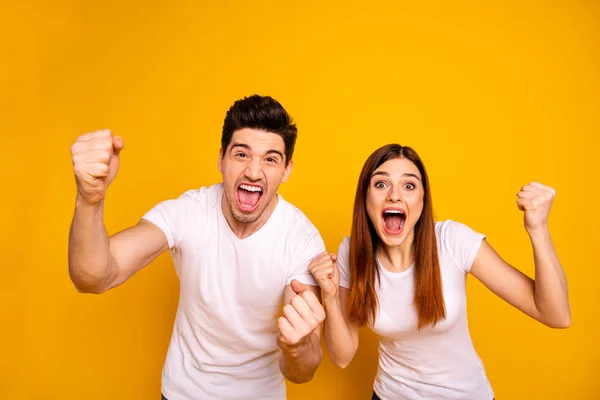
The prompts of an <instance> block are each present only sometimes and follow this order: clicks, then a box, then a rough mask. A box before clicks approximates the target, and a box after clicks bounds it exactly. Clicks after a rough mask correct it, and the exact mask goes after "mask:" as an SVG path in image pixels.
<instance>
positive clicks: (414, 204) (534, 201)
mask: <svg viewBox="0 0 600 400" xmlns="http://www.w3.org/2000/svg"><path fill="white" fill-rule="evenodd" d="M555 195H556V192H555V191H554V189H552V188H550V187H548V186H545V185H542V184H540V183H537V182H532V183H529V184H527V185H525V186H523V187H522V188H521V190H520V191H519V193H518V194H517V207H518V209H519V210H520V211H522V212H523V221H524V227H525V230H526V232H527V234H528V235H529V238H530V241H531V245H532V250H533V254H534V263H535V280H533V279H531V278H530V277H528V276H527V275H525V274H523V273H522V272H520V271H519V270H518V269H516V268H515V267H513V266H512V265H510V264H508V263H507V262H506V261H504V260H503V259H502V258H501V257H500V255H498V254H497V253H496V252H495V250H494V249H493V248H492V246H490V244H489V243H488V242H487V241H486V240H483V242H482V245H481V247H480V249H479V251H478V253H477V255H476V257H475V260H474V262H473V265H472V267H471V271H470V272H471V274H472V275H473V276H475V277H476V278H477V279H478V280H480V281H481V282H482V283H483V284H484V285H485V286H486V287H488V288H489V289H490V290H491V291H492V292H493V293H495V294H496V295H497V296H499V297H500V298H502V299H503V300H504V301H506V302H508V303H509V304H511V305H512V306H514V307H515V308H517V309H519V310H521V311H522V312H524V313H525V314H527V315H529V316H530V317H532V318H534V319H536V320H537V321H539V322H541V323H543V324H545V325H547V326H549V327H552V328H567V327H568V326H569V325H570V323H571V315H570V305H569V299H568V288H567V280H566V276H565V273H564V271H563V268H562V266H561V264H560V261H559V259H558V256H557V255H556V252H555V249H554V246H553V244H552V241H551V239H550V232H549V228H548V217H549V214H550V209H551V206H552V201H553V199H554V197H555ZM423 196H424V191H423V187H422V186H421V176H420V173H419V171H418V169H417V168H416V166H415V165H414V164H413V163H412V162H410V161H408V160H406V159H393V160H389V161H387V162H385V163H384V164H382V165H381V166H380V167H379V168H378V169H377V170H376V171H375V172H374V174H373V176H372V179H371V184H370V186H369V189H368V193H367V200H366V202H367V203H366V206H367V213H368V214H369V217H370V219H371V221H372V223H373V225H374V227H375V230H376V232H377V234H378V235H379V238H380V239H381V244H380V245H379V246H378V248H377V250H376V251H377V256H378V257H379V260H380V262H381V264H382V265H383V267H384V268H385V269H387V270H389V271H393V272H398V271H404V270H406V269H407V268H409V266H410V265H411V264H412V263H413V261H414V258H415V256H414V251H413V244H414V226H415V224H416V222H417V221H418V219H419V217H420V216H421V212H422V209H423ZM389 207H393V208H394V207H395V208H400V209H402V210H404V211H405V212H406V216H407V218H406V222H405V225H404V228H403V230H402V232H401V233H400V234H398V235H393V234H389V233H388V232H386V231H385V229H384V226H383V217H382V212H383V210H384V209H386V208H389ZM336 261H337V257H336V255H335V254H328V253H324V254H321V255H320V256H318V257H316V258H315V259H314V260H313V261H312V262H311V264H310V266H309V269H310V271H311V273H312V274H313V276H314V277H315V279H316V280H317V282H318V283H319V286H320V287H321V290H322V293H323V303H324V305H325V310H326V313H327V318H326V320H325V324H324V336H325V345H326V347H327V350H328V351H329V354H330V356H331V358H332V360H333V361H334V362H335V363H336V364H337V365H338V366H339V367H341V368H345V367H346V366H348V365H349V364H350V362H351V361H352V358H353V357H354V354H355V353H356V349H357V348H358V325H357V324H356V323H354V322H352V321H350V320H349V318H348V314H347V304H348V296H349V290H348V289H346V288H340V287H339V270H338V267H337V263H336Z"/></svg>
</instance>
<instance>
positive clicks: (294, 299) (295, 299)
mask: <svg viewBox="0 0 600 400" xmlns="http://www.w3.org/2000/svg"><path fill="white" fill-rule="evenodd" d="M290 303H291V305H292V306H294V308H295V307H297V306H299V305H301V303H302V297H300V296H297V295H296V296H294V297H292V300H290Z"/></svg>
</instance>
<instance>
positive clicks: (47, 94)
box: [0, 0, 600, 400]
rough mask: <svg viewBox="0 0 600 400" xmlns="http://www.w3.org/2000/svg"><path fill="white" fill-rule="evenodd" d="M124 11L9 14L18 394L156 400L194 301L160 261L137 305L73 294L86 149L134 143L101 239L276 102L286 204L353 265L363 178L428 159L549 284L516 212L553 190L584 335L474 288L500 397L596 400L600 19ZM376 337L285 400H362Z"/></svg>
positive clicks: (400, 8) (463, 216)
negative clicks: (236, 104)
mask: <svg viewBox="0 0 600 400" xmlns="http://www.w3.org/2000/svg"><path fill="white" fill-rule="evenodd" d="M493 3H494V4H492V3H487V5H482V4H481V2H473V3H467V2H454V1H453V2H443V3H442V2H439V3H438V2H414V1H412V2H403V1H388V2H378V1H370V2H357V1H352V2H347V1H346V2H341V1H340V2H337V3H323V2H317V1H309V2H291V1H270V2H265V1H250V2H248V1H223V2H216V1H210V2H209V1H204V2H195V1H188V2H174V1H173V2H166V1H165V2H158V1H146V2H142V1H137V2H123V1H116V0H109V1H104V2H98V1H91V0H89V1H74V0H72V1H59V2H50V1H48V2H21V3H20V4H19V3H18V2H17V1H11V0H3V1H2V4H1V6H2V7H1V9H2V11H1V12H0V134H1V139H2V140H1V141H0V143H1V145H2V150H3V151H2V157H0V178H1V179H2V196H1V198H0V206H1V210H2V212H1V214H2V217H1V221H2V222H0V227H1V229H0V235H1V238H0V239H1V243H2V251H1V253H0V256H1V260H0V261H1V263H0V265H1V268H2V285H1V289H0V296H1V297H0V300H1V318H0V320H1V321H2V327H1V328H0V397H2V398H3V399H9V398H10V399H36V400H37V399H42V400H43V399H57V400H58V399H60V400H71V399H73V400H74V399H115V400H120V399H123V400H125V399H127V400H137V399H140V400H141V399H144V400H145V399H158V398H159V387H160V371H161V367H162V363H163V360H164V356H165V353H166V350H167V344H168V340H169V337H170V334H171V328H172V322H173V318H174V313H175V307H176V303H177V298H178V284H177V280H176V276H175V274H174V271H173V268H172V263H171V259H170V258H169V256H168V255H167V254H165V255H163V256H161V257H160V258H159V259H158V260H157V261H155V262H154V263H152V265H150V266H149V267H148V268H146V269H145V270H144V271H142V272H141V273H139V274H138V275H137V276H135V277H134V278H132V279H131V280H130V281H129V282H127V284H125V285H124V286H122V287H120V288H118V289H116V290H113V291H111V292H109V293H107V294H104V295H102V296H92V295H81V294H78V293H77V292H76V291H75V289H74V288H73V286H72V285H71V283H70V281H69V278H68V274H67V237H68V228H69V223H70V219H71V216H72V211H73V200H74V189H75V186H74V180H73V176H72V170H71V161H70V154H69V147H70V145H71V143H72V141H73V140H75V138H76V137H77V136H78V135H79V134H81V133H84V132H86V131H90V130H95V129H99V128H111V129H113V130H114V132H115V133H118V134H120V135H122V136H123V137H124V138H125V144H126V145H125V150H124V152H123V153H122V154H123V157H122V168H121V171H120V174H119V176H118V177H117V180H116V181H115V183H114V184H113V186H112V187H111V189H110V191H109V196H108V199H107V210H106V216H107V219H106V223H107V226H108V229H109V230H110V231H111V232H114V231H116V230H118V229H122V228H124V227H127V226H129V225H131V224H134V223H136V221H137V220H138V219H139V218H140V216H141V215H142V214H143V213H144V212H145V211H147V210H148V209H149V208H150V207H152V206H153V205H154V204H156V203H157V202H159V201H161V200H163V199H166V198H170V197H175V196H178V195H179V194H180V193H181V192H183V191H185V190H187V189H190V188H194V187H198V186H200V185H209V184H211V183H214V182H216V181H218V180H219V179H220V176H219V174H218V171H217V164H216V163H217V155H218V151H219V139H220V128H221V125H222V120H223V117H224V115H225V111H226V110H227V108H228V107H229V106H230V105H231V103H232V102H233V101H234V100H236V99H238V98H240V97H243V96H245V95H249V94H252V93H261V94H270V95H272V96H274V97H275V98H277V99H279V100H280V101H281V102H282V103H283V104H284V106H285V107H286V108H287V109H288V110H289V111H290V112H291V113H292V114H293V116H294V117H295V118H296V120H297V122H298V126H299V129H300V135H299V140H298V144H297V152H296V157H295V162H296V164H295V169H294V172H293V174H292V178H291V180H290V181H289V182H288V183H286V184H284V185H283V186H282V188H281V193H282V194H283V195H284V196H285V197H286V198H287V199H288V200H290V201H291V202H293V203H294V204H296V205H297V206H299V207H300V208H301V209H302V210H303V211H304V212H305V213H306V214H307V215H308V216H309V217H310V218H311V219H312V220H313V222H314V223H315V224H316V225H317V226H318V227H319V228H320V229H321V231H322V234H323V236H324V238H325V240H326V243H327V245H328V247H329V248H330V249H331V250H335V249H336V248H337V245H338V243H339V241H340V240H341V239H342V237H343V236H344V235H346V234H348V232H349V229H350V222H351V221H350V216H351V208H352V201H353V194H354V188H355V182H356V180H357V177H358V173H359V170H360V167H361V166H362V163H363V162H364V160H365V159H366V157H367V156H368V154H370V153H371V151H373V150H374V149H375V148H377V147H379V146H380V145H383V144H385V143H389V142H399V143H401V144H405V145H411V146H413V147H415V148H416V149H417V150H418V151H419V152H420V154H421V156H422V157H423V158H424V160H425V162H426V165H427V166H428V169H429V173H430V175H431V179H432V180H433V196H434V205H435V209H436V212H437V216H438V218H440V219H445V218H452V219H455V220H459V221H461V222H464V223H466V224H468V225H470V226H471V227H473V228H474V229H477V230H479V231H481V232H484V233H486V234H487V235H488V238H489V241H490V242H491V243H492V244H493V245H494V246H495V248H496V249H497V250H498V251H499V252H500V254H501V255H503V256H504V257H505V258H506V259H507V260H508V261H509V262H511V263H513V264H514V265H517V266H519V267H520V268H521V269H522V270H523V271H525V272H527V273H529V274H531V273H532V272H533V267H532V256H531V250H530V247H529V242H528V239H527V236H526V234H525V231H524V229H523V227H522V215H521V213H520V212H518V210H517V208H516V205H515V200H516V197H515V194H516V193H517V191H518V190H519V188H520V187H521V186H522V185H523V184H525V183H527V182H528V181H529V180H539V181H541V182H543V183H546V184H548V185H551V186H553V187H555V188H556V189H557V191H558V196H557V198H556V201H555V205H554V208H553V211H552V216H551V229H552V234H553V238H554V241H555V244H556V247H557V248H558V251H559V254H560V256H561V260H562V262H563V264H564V266H565V269H566V271H567V275H568V279H569V283H570V293H571V304H572V315H573V324H572V327H571V328H570V329H568V330H562V331H561V330H551V329H549V328H545V327H544V326H542V325H541V324H539V323H536V322H535V321H533V320H531V319H529V318H527V317H525V316H524V315H522V314H521V313H520V312H518V311H516V310H515V309H513V308H511V307H510V306H508V305H507V304H505V303H504V302H503V301H501V300H499V299H498V298H496V297H495V296H494V295H492V294H491V293H490V292H489V291H487V290H486V289H485V288H483V287H482V286H481V285H480V284H479V283H478V282H476V281H475V280H473V279H470V280H469V284H468V292H469V293H468V299H469V302H468V307H469V310H468V311H469V321H470V327H471V333H472V336H473V340H474V342H475V345H476V348H477V351H478V352H479V354H480V356H481V357H482V359H483V361H484V363H485V366H486V369H487V372H488V375H489V378H490V380H491V383H492V385H493V387H494V389H495V391H496V396H497V399H511V400H535V399H566V400H572V399H582V400H584V399H585V400H588V399H596V398H600V395H599V393H600V383H599V380H598V373H597V371H596V370H595V368H597V362H598V359H599V358H600V351H599V346H598V338H599V337H600V334H599V333H600V332H599V326H600V325H599V323H598V319H599V317H600V315H599V312H598V309H599V307H600V300H599V296H598V292H599V290H598V281H599V280H600V272H599V268H598V261H597V255H596V251H595V250H596V249H597V247H598V243H597V240H598V233H597V230H598V226H599V225H600V217H599V213H598V207H597V205H598V197H599V196H600V191H599V190H598V184H599V179H598V174H599V172H600V168H599V167H598V165H597V160H598V155H597V148H598V145H600V140H599V139H598V132H599V128H600V122H599V119H600V118H599V110H600V78H599V77H600V73H599V72H600V48H599V47H600V46H599V43H600V6H599V3H597V2H594V1H585V0H579V1H568V0H564V1H560V0H559V1H552V2H550V1H546V2H537V1H536V2H523V1H516V0H515V1H505V2H493ZM376 356H377V350H376V339H375V337H374V336H373V335H372V334H371V333H369V332H368V331H366V330H365V331H363V332H362V336H361V346H360V350H359V353H358V354H357V356H356V358H355V360H354V362H353V363H352V365H351V367H350V368H349V369H347V370H345V371H342V370H339V369H337V368H335V367H334V366H333V364H332V363H331V362H330V361H329V360H328V359H325V360H324V362H323V364H322V366H321V367H320V369H319V370H318V373H317V376H316V378H315V379H314V380H313V381H312V382H311V383H310V384H306V385H302V386H296V385H289V399H290V400H297V399H311V400H318V399H356V400H358V399H367V398H370V397H369V396H370V393H371V383H372V379H373V374H374V372H375V366H376Z"/></svg>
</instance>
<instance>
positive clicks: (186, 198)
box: [142, 191, 195, 250]
mask: <svg viewBox="0 0 600 400" xmlns="http://www.w3.org/2000/svg"><path fill="white" fill-rule="evenodd" d="M194 203H195V199H194V196H193V194H192V191H188V192H185V193H183V194H182V195H181V196H179V197H178V198H176V199H169V200H164V201H162V202H160V203H158V204H157V205H155V206H154V207H153V208H151V209H150V210H149V211H148V212H147V213H146V214H144V216H143V217H142V219H144V220H146V221H149V222H151V223H153V224H154V225H156V226H157V227H159V228H160V229H161V230H162V231H163V233H164V234H165V236H166V237H167V242H168V243H169V250H171V249H173V248H176V247H178V246H179V242H180V241H181V238H182V237H183V235H184V233H185V229H186V223H187V221H189V218H188V217H189V215H190V211H191V208H192V207H193V206H194Z"/></svg>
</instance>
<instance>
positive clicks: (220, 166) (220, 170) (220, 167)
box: [217, 149, 223, 173]
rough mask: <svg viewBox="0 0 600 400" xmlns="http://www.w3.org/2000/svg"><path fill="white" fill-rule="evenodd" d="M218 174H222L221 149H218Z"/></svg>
mask: <svg viewBox="0 0 600 400" xmlns="http://www.w3.org/2000/svg"><path fill="white" fill-rule="evenodd" d="M217 165H218V167H219V172H220V173H223V149H219V161H217Z"/></svg>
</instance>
